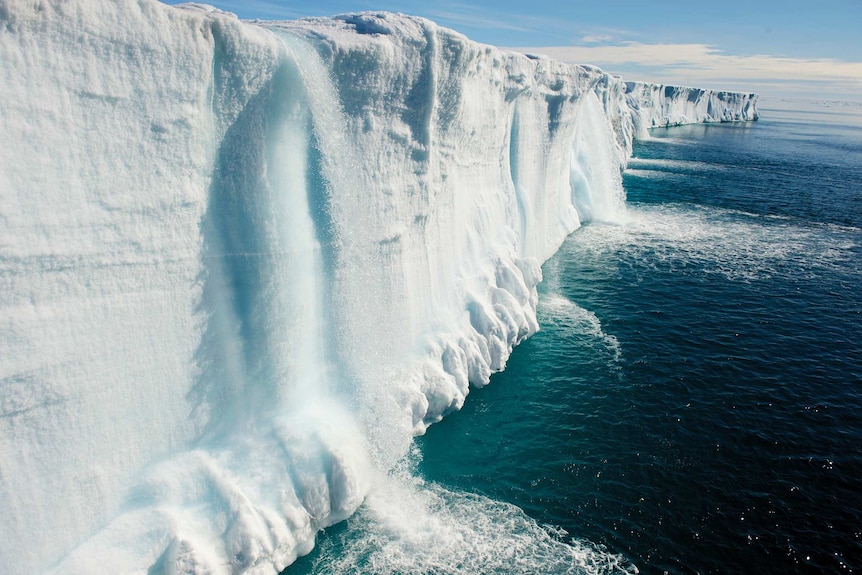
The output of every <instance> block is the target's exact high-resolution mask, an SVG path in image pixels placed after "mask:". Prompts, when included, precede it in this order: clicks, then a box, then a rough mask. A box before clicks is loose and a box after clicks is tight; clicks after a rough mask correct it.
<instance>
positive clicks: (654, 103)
mask: <svg viewBox="0 0 862 575" xmlns="http://www.w3.org/2000/svg"><path fill="white" fill-rule="evenodd" d="M626 103H627V104H628V106H629V109H631V114H632V122H633V123H634V129H635V134H636V136H637V137H645V136H646V134H647V131H648V130H649V129H650V128H659V127H666V126H680V125H683V124H699V123H704V122H705V123H713V122H750V121H755V120H757V118H758V116H759V115H758V112H757V94H746V93H741V92H722V91H716V90H704V89H701V88H686V87H682V86H665V85H662V84H650V83H646V82H626Z"/></svg>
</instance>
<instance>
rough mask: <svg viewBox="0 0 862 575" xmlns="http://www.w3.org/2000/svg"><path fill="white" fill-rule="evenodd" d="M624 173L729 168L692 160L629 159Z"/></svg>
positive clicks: (711, 170)
mask: <svg viewBox="0 0 862 575" xmlns="http://www.w3.org/2000/svg"><path fill="white" fill-rule="evenodd" d="M627 166H628V169H627V170H626V173H629V172H630V171H632V170H648V171H658V170H660V171H665V172H669V171H682V172H696V173H701V172H724V171H728V170H730V168H729V167H727V166H723V165H721V164H712V163H709V162H697V161H693V160H669V159H664V158H630V159H629V161H628V164H627Z"/></svg>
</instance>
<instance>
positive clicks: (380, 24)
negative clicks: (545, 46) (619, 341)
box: [0, 0, 634, 574]
mask: <svg viewBox="0 0 862 575" xmlns="http://www.w3.org/2000/svg"><path fill="white" fill-rule="evenodd" d="M633 129H634V124H633V123H632V117H631V112H630V111H629V108H628V105H627V103H626V100H625V87H624V85H623V84H622V82H621V81H620V80H619V79H617V78H613V77H611V76H608V75H607V74H604V73H603V72H601V71H600V70H598V69H595V68H592V67H571V66H566V65H563V64H559V63H556V62H553V61H550V60H547V59H530V58H527V57H525V56H521V55H515V54H508V53H503V52H501V51H499V50H497V49H495V48H492V47H489V46H483V45H479V44H476V43H473V42H470V41H468V40H467V39H466V38H464V37H463V36H461V35H459V34H456V33H454V32H452V31H449V30H445V29H442V28H439V27H437V26H436V25H434V24H433V23H431V22H429V21H427V20H422V19H418V18H410V17H406V16H394V15H391V14H362V15H349V16H343V17H337V18H333V19H320V20H309V21H300V22H291V23H282V24H271V25H267V26H261V25H253V24H248V23H241V22H239V21H238V20H236V19H235V18H234V17H232V16H231V15H227V14H223V13H220V12H218V11H216V10H214V9H211V8H208V7H205V6H199V5H189V6H186V7H184V8H181V9H178V8H173V7H168V6H165V5H162V4H159V3H157V2H155V1H151V0H139V1H134V2H133V1H129V2H113V1H109V0H88V1H85V0H71V1H68V2H39V3H34V2H30V1H28V0H0V150H3V153H2V154H0V222H2V227H0V293H2V299H0V326H2V327H0V497H2V500H3V501H4V506H3V513H0V534H2V537H0V572H3V573H13V574H14V573H39V572H56V573H144V572H147V573H204V572H207V573H274V572H276V571H277V570H278V569H280V568H282V567H283V566H284V565H286V564H289V563H290V562H291V561H293V560H294V559H295V557H296V556H297V554H302V553H305V552H307V551H308V550H309V549H310V547H311V546H312V545H313V540H314V533H315V532H316V530H318V529H319V528H321V527H323V526H326V525H329V524H331V523H334V522H336V521H339V520H341V519H344V518H345V517H347V516H349V515H350V514H351V513H353V512H354V511H355V509H356V508H357V507H358V506H359V505H360V504H361V502H362V501H363V498H364V497H365V495H366V494H367V493H368V492H369V490H371V489H373V488H374V485H375V482H376V481H377V478H378V477H380V476H381V474H385V473H386V471H387V470H389V469H390V468H391V467H392V465H393V464H394V462H396V461H397V460H398V459H399V458H400V457H402V456H403V455H404V453H405V452H406V450H407V448H408V446H409V443H410V440H411V438H412V437H413V436H414V435H415V434H418V433H422V432H423V431H424V429H425V427H426V426H427V425H428V424H430V423H432V422H434V421H437V420H439V419H440V418H441V417H442V416H443V415H445V414H446V413H447V412H449V411H451V410H454V409H458V408H459V407H460V406H461V405H462V403H463V401H464V397H465V396H466V394H467V392H468V388H469V385H470V384H473V385H484V384H485V383H487V381H488V377H489V375H490V373H491V372H493V371H497V370H500V369H502V368H503V366H504V364H505V361H506V359H507V357H508V355H509V353H510V351H511V349H512V347H513V346H514V345H516V344H517V343H518V342H519V341H521V340H523V339H524V338H525V337H527V336H529V335H530V334H531V333H533V332H534V331H535V330H536V329H537V324H536V315H535V306H536V290H535V286H536V283H537V282H538V281H539V280H540V268H539V266H540V264H541V262H542V261H544V260H545V259H546V258H548V257H549V256H550V255H551V254H553V253H554V251H555V250H556V249H557V247H558V246H559V244H560V243H561V241H562V240H563V238H564V237H565V236H566V235H567V234H568V233H570V232H571V231H572V230H574V229H575V228H577V227H578V225H579V224H580V222H581V221H582V220H584V219H588V218H589V219H605V220H613V219H615V218H617V217H619V216H620V214H621V213H622V210H623V209H624V208H623V195H622V188H621V184H620V167H621V165H622V164H623V162H624V160H625V158H626V157H627V154H628V152H629V151H630V145H631V137H632V132H633Z"/></svg>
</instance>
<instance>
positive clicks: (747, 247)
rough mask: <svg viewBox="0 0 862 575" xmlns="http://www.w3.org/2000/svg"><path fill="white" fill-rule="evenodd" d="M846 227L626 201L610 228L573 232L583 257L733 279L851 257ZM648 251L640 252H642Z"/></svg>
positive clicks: (836, 262) (851, 240) (850, 239)
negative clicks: (622, 217) (623, 214)
mask: <svg viewBox="0 0 862 575" xmlns="http://www.w3.org/2000/svg"><path fill="white" fill-rule="evenodd" d="M854 235H855V232H854V230H853V229H852V228H842V227H840V226H831V225H807V224H803V223H801V222H798V221H795V220H792V219H787V218H773V217H769V216H760V215H755V214H749V213H745V212H740V211H735V210H726V209H719V208H711V207H702V206H691V205H683V204H664V205H662V206H629V210H628V217H627V219H626V221H625V222H624V223H622V224H620V225H616V226H588V227H586V228H584V229H583V230H580V231H579V232H578V234H577V236H576V241H577V244H576V245H577V247H576V248H575V249H577V250H579V251H580V252H581V253H583V254H585V255H593V256H595V255H599V254H606V253H609V252H618V253H620V254H621V261H625V260H627V259H628V260H631V261H636V262H638V264H639V265H641V264H643V262H651V263H650V265H652V266H654V267H656V268H663V269H667V270H674V271H683V270H684V269H685V268H686V267H687V266H690V265H698V266H702V268H703V270H704V271H705V273H714V274H719V275H722V276H724V277H725V278H727V279H729V280H733V281H750V280H757V279H762V278H768V277H772V276H774V275H776V274H780V273H783V272H782V271H781V270H782V268H784V267H786V266H788V265H792V266H795V271H796V273H800V270H801V271H802V272H803V273H804V272H805V271H806V270H807V272H808V273H817V269H818V268H822V267H832V266H839V265H842V264H843V263H844V262H846V261H848V260H849V259H851V258H853V257H854V251H853V250H854V249H855V247H856V245H857V244H856V240H855V239H854ZM645 253H646V254H648V256H649V257H648V258H647V257H642V254H645Z"/></svg>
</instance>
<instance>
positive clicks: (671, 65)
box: [510, 42, 862, 98]
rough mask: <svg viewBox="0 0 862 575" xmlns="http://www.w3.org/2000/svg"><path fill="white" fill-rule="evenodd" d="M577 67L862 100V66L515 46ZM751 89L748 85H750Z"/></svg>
mask: <svg viewBox="0 0 862 575" xmlns="http://www.w3.org/2000/svg"><path fill="white" fill-rule="evenodd" d="M510 49H511V50H515V51H518V52H529V53H532V54H544V55H546V56H549V57H551V58H554V59H556V60H561V61H563V62H570V63H573V64H595V65H597V66H600V67H602V68H604V69H605V70H607V71H609V72H611V73H615V74H620V75H622V76H623V77H625V78H627V79H632V80H646V81H652V82H661V83H666V84H682V85H696V86H702V87H715V88H727V89H735V90H751V91H758V92H761V93H769V94H771V95H782V94H785V93H790V92H792V93H795V94H802V93H805V94H807V95H813V94H817V95H818V96H830V95H834V97H855V98H860V97H862V62H844V61H840V60H834V59H827V58H817V59H814V58H812V59H805V58H788V57H782V56H769V55H754V56H736V55H730V54H726V53H724V52H723V51H721V50H719V49H717V48H715V47H713V46H709V45H706V44H643V43H637V42H626V43H622V44H618V45H610V46H608V45H604V46H547V47H538V48H510ZM746 86H747V87H746Z"/></svg>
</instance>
